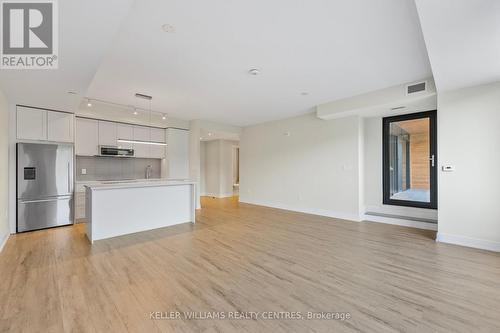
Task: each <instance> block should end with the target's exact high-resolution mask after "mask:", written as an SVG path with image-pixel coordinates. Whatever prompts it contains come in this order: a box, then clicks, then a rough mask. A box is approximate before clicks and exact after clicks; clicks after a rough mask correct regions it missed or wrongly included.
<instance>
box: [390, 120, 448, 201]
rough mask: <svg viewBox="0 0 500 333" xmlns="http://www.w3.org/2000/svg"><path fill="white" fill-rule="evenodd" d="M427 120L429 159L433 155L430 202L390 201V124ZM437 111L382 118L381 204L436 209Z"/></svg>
mask: <svg viewBox="0 0 500 333" xmlns="http://www.w3.org/2000/svg"><path fill="white" fill-rule="evenodd" d="M422 118H429V136H430V137H429V154H430V156H429V158H430V157H431V156H432V155H434V166H432V165H431V161H430V160H429V169H430V202H419V201H410V200H397V199H391V196H390V169H389V166H390V124H391V123H393V122H399V121H405V120H414V119H422ZM437 169H438V155H437V110H431V111H424V112H416V113H409V114H402V115H397V116H390V117H384V118H382V183H383V185H382V191H383V193H382V195H383V204H384V205H392V206H404V207H416V208H426V209H437V208H438V198H437V193H438V188H437V177H438V173H437Z"/></svg>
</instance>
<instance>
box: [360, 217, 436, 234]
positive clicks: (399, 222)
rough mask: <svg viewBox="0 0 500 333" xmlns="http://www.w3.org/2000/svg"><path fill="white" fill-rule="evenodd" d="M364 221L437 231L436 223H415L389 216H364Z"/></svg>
mask: <svg viewBox="0 0 500 333" xmlns="http://www.w3.org/2000/svg"><path fill="white" fill-rule="evenodd" d="M363 221H365V222H375V223H385V224H393V225H400V226H404V227H411V228H418V229H425V230H434V231H437V224H436V223H429V222H422V221H415V220H407V219H402V218H394V217H388V216H378V215H368V214H364V215H363Z"/></svg>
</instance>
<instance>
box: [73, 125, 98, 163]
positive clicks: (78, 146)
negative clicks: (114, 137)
mask: <svg viewBox="0 0 500 333" xmlns="http://www.w3.org/2000/svg"><path fill="white" fill-rule="evenodd" d="M98 137H99V125H98V121H97V120H92V119H84V118H76V139H75V151H76V155H80V156H94V155H98V153H99V149H98V146H99V139H98Z"/></svg>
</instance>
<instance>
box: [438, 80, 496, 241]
mask: <svg viewBox="0 0 500 333" xmlns="http://www.w3.org/2000/svg"><path fill="white" fill-rule="evenodd" d="M438 137H439V138H438V142H439V143H438V152H439V158H440V160H439V166H440V167H441V166H442V165H453V166H455V168H456V170H455V171H454V172H440V173H439V179H438V182H439V193H438V200H439V213H438V215H439V225H438V240H440V241H444V242H450V243H457V244H462V245H468V246H474V247H480V248H486V249H490V250H496V251H500V173H499V172H498V170H497V169H498V166H499V165H500V82H499V83H495V84H489V85H482V86H477V87H472V88H466V89H461V90H456V91H451V92H444V93H440V94H439V95H438Z"/></svg>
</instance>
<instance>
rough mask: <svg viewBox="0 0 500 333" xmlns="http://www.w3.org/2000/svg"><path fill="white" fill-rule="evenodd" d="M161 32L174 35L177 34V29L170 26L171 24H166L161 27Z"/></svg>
mask: <svg viewBox="0 0 500 333" xmlns="http://www.w3.org/2000/svg"><path fill="white" fill-rule="evenodd" d="M161 30H163V31H164V32H169V33H173V32H175V28H174V26H173V25H170V24H164V25H162V26H161Z"/></svg>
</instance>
